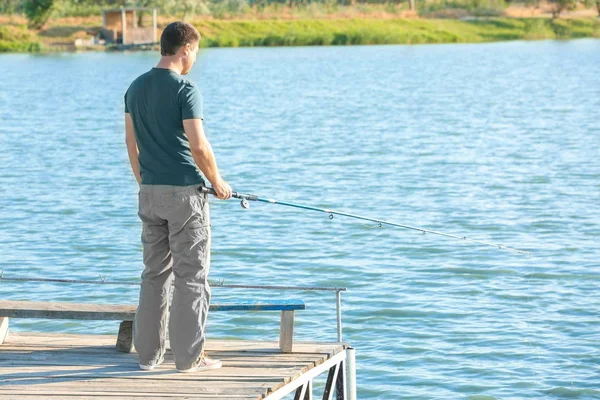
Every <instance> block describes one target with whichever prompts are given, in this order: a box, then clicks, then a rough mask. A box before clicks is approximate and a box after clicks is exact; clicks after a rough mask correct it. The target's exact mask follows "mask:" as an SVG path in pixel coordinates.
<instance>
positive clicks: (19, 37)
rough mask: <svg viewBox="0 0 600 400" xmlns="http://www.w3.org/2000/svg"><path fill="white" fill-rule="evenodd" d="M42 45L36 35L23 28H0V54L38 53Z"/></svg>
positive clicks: (9, 26)
mask: <svg viewBox="0 0 600 400" xmlns="http://www.w3.org/2000/svg"><path fill="white" fill-rule="evenodd" d="M41 49H42V45H41V43H40V41H39V39H38V37H37V34H36V33H34V32H30V31H28V30H27V28H26V27H25V26H12V25H6V26H0V53H2V52H38V51H40V50H41Z"/></svg>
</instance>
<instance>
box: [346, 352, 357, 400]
mask: <svg viewBox="0 0 600 400" xmlns="http://www.w3.org/2000/svg"><path fill="white" fill-rule="evenodd" d="M346 379H347V380H346V390H347V394H346V399H347V400H356V351H355V350H354V348H353V347H348V348H347V349H346Z"/></svg>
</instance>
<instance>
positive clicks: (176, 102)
mask: <svg viewBox="0 0 600 400" xmlns="http://www.w3.org/2000/svg"><path fill="white" fill-rule="evenodd" d="M125 112H126V113H129V114H130V115H131V119H132V121H133V129H134V131H135V139H136V141H137V145H138V149H139V156H138V161H139V164H140V175H141V176H142V184H145V185H174V186H187V185H196V184H202V183H204V180H203V178H202V175H201V173H200V170H199V169H198V167H197V166H196V163H195V162H194V159H193V157H192V152H191V150H190V144H189V141H188V139H187V136H186V135H185V131H184V129H183V120H184V119H203V118H204V117H203V115H202V95H201V93H200V89H198V86H196V85H195V84H194V83H193V82H190V81H188V80H187V79H185V78H184V77H182V76H181V75H179V74H177V73H176V72H173V71H171V70H168V69H163V68H152V69H151V70H150V71H148V72H146V73H145V74H143V75H141V76H139V77H138V78H137V79H136V80H134V81H133V82H132V83H131V85H130V86H129V89H128V90H127V92H126V93H125Z"/></svg>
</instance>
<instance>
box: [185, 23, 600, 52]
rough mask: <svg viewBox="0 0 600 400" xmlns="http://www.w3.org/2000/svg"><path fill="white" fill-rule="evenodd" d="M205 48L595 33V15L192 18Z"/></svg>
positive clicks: (599, 28)
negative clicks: (446, 17) (329, 18)
mask: <svg viewBox="0 0 600 400" xmlns="http://www.w3.org/2000/svg"><path fill="white" fill-rule="evenodd" d="M192 22H193V23H194V25H195V26H196V27H197V28H198V30H200V32H201V33H202V35H203V37H204V40H203V45H204V46H207V47H238V46H244V47H245V46H305V45H306V46H311V45H356V44H418V43H478V42H491V41H502V40H516V39H526V40H528V39H570V38H582V37H600V21H599V20H597V19H595V18H585V19H560V20H551V19H547V18H492V19H474V20H448V19H386V20H377V19H342V20H296V21H281V20H271V21H269V20H262V21H217V20H213V21H207V20H197V21H192Z"/></svg>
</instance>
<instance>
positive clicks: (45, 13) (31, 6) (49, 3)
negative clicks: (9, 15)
mask: <svg viewBox="0 0 600 400" xmlns="http://www.w3.org/2000/svg"><path fill="white" fill-rule="evenodd" d="M52 7H54V0H26V1H25V2H24V3H23V8H24V11H25V16H27V19H28V20H29V27H30V28H33V29H41V28H42V27H43V26H44V25H45V24H46V22H48V18H50V14H52Z"/></svg>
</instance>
